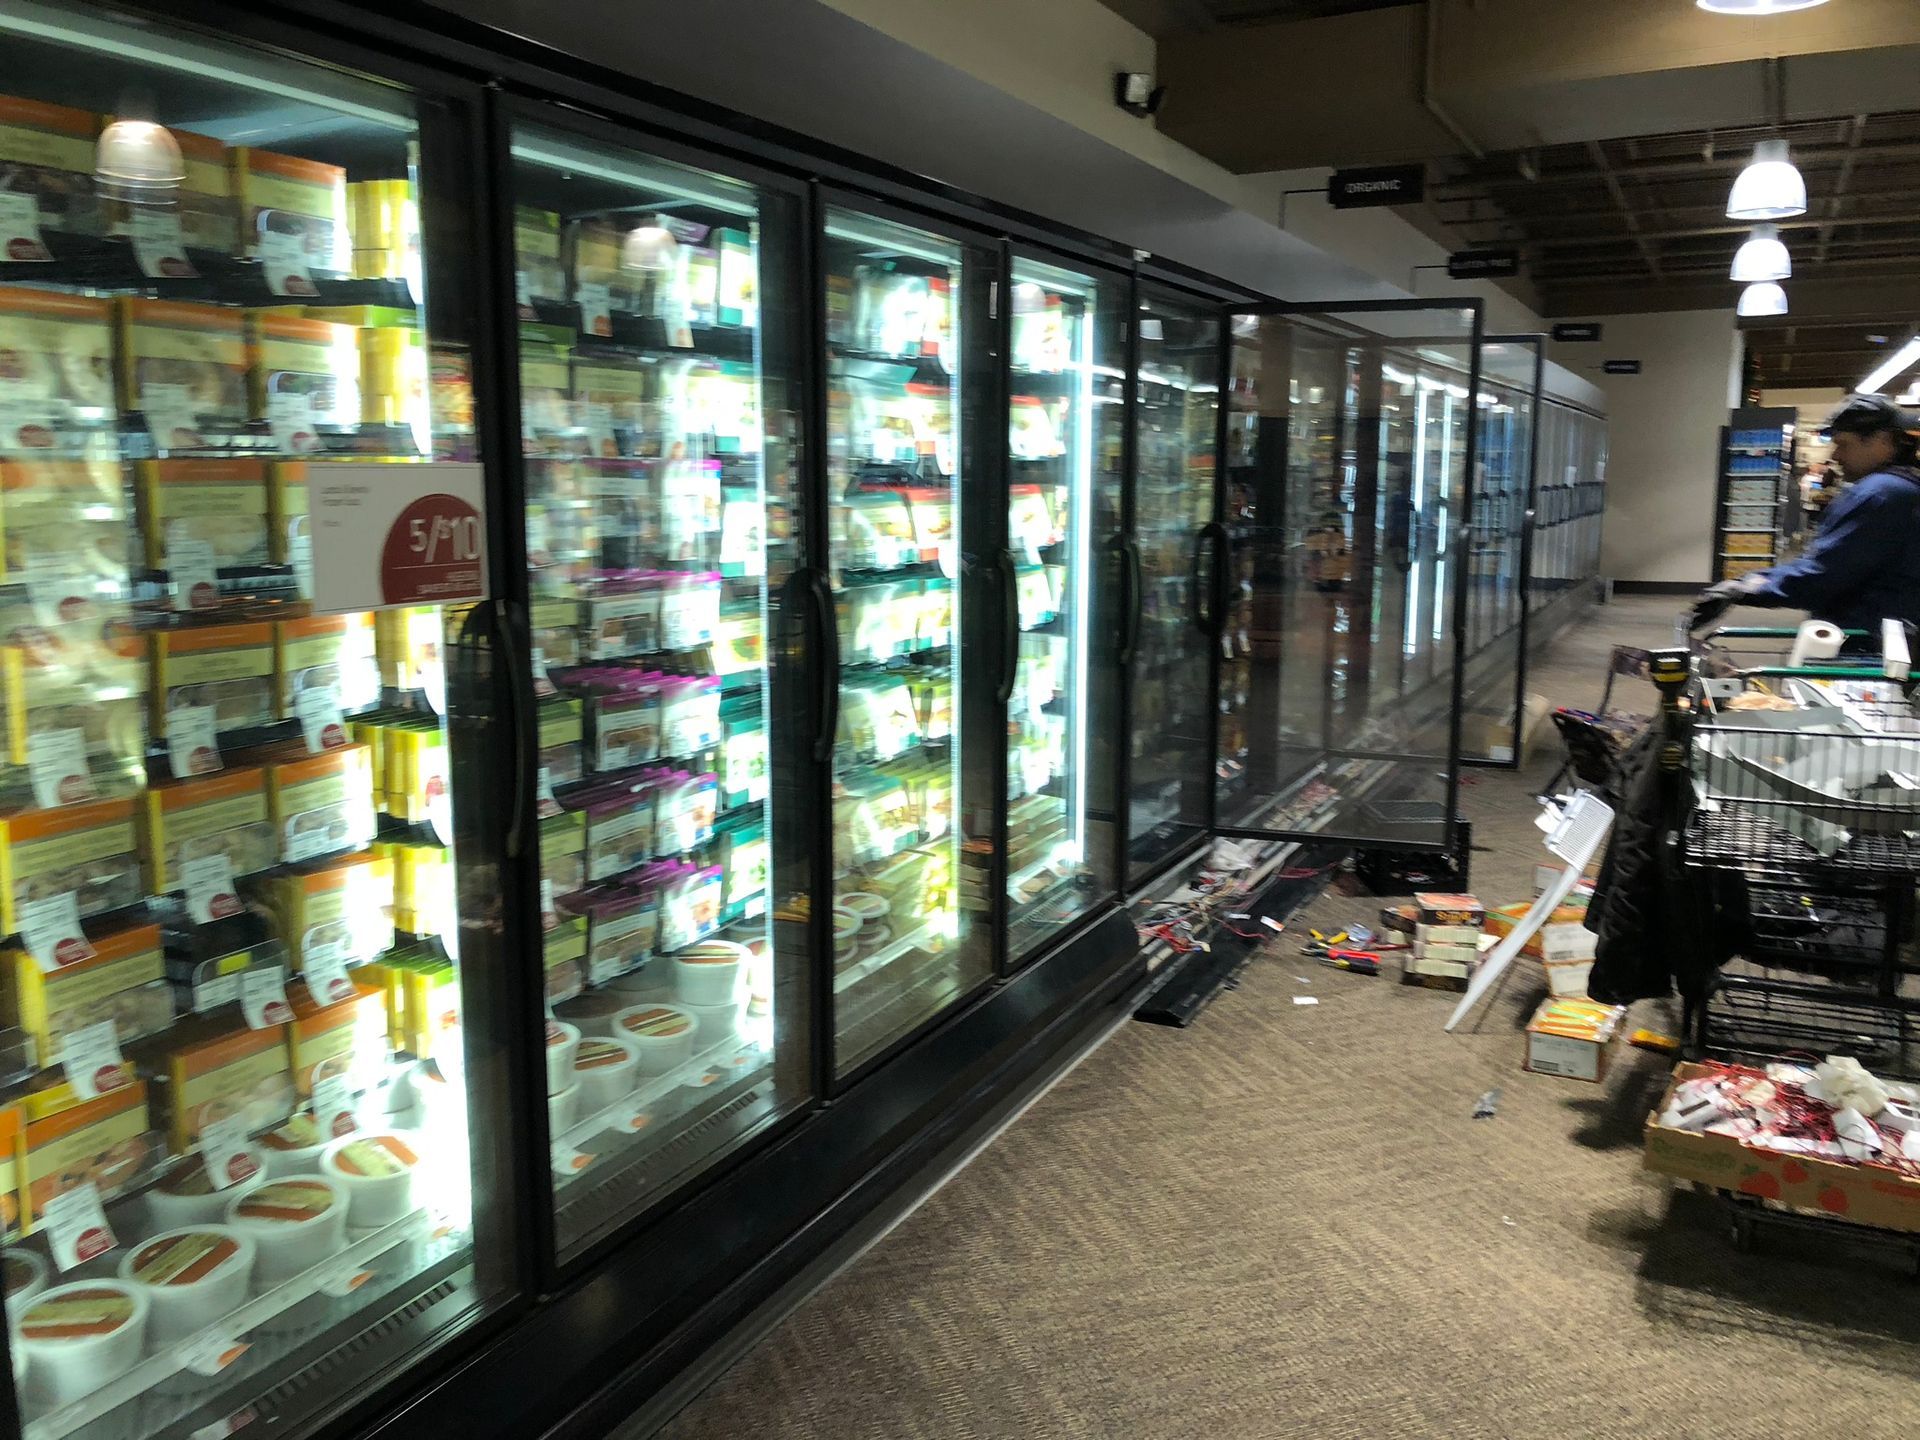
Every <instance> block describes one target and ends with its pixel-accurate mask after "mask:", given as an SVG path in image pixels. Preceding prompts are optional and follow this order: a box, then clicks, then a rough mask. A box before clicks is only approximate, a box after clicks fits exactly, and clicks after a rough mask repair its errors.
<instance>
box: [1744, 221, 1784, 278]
mask: <svg viewBox="0 0 1920 1440" xmlns="http://www.w3.org/2000/svg"><path fill="white" fill-rule="evenodd" d="M1791 274H1793V257H1792V256H1791V255H1789V254H1788V253H1787V247H1786V246H1785V245H1783V244H1782V243H1781V241H1780V227H1779V226H1778V225H1756V226H1754V227H1753V233H1752V234H1751V235H1749V236H1748V237H1747V239H1746V243H1745V244H1743V245H1742V246H1741V247H1740V248H1739V250H1738V251H1736V252H1735V253H1734V257H1733V271H1732V274H1731V275H1730V276H1729V278H1730V279H1734V280H1738V281H1740V282H1741V283H1742V284H1751V283H1752V282H1754V281H1756V280H1784V279H1786V278H1787V277H1788V276H1789V275H1791Z"/></svg>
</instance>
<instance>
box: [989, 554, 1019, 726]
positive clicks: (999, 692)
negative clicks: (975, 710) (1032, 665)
mask: <svg viewBox="0 0 1920 1440" xmlns="http://www.w3.org/2000/svg"><path fill="white" fill-rule="evenodd" d="M1000 612H1001V613H1000V626H1001V632H1000V633H1001V650H1000V684H999V686H998V687H997V688H996V689H995V691H994V698H995V699H996V700H998V701H999V702H1000V703H1001V704H1002V705H1005V704H1006V703H1007V702H1008V701H1010V700H1012V699H1013V687H1014V683H1015V682H1016V681H1017V680H1018V679H1019V677H1020V581H1019V577H1018V576H1017V575H1016V574H1015V573H1014V567H1013V552H1012V551H1011V550H1002V551H1001V552H1000Z"/></svg>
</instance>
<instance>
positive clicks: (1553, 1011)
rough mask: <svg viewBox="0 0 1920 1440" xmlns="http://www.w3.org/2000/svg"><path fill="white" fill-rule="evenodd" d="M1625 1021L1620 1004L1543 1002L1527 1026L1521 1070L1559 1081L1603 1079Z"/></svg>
mask: <svg viewBox="0 0 1920 1440" xmlns="http://www.w3.org/2000/svg"><path fill="white" fill-rule="evenodd" d="M1626 1019H1627V1007H1626V1006H1624V1005H1601V1004H1599V1003H1598V1002H1596V1001H1593V1000H1562V999H1548V1000H1545V1001H1543V1002H1542V1003H1541V1005H1540V1008H1539V1009H1538V1010H1536V1011H1534V1012H1533V1019H1532V1020H1530V1021H1529V1022H1528V1023H1527V1058H1526V1063H1525V1064H1524V1066H1523V1067H1522V1068H1523V1069H1526V1070H1531V1071H1532V1072H1533V1073H1534V1074H1536V1075H1557V1076H1559V1077H1560V1078H1561V1079H1563V1080H1591V1081H1595V1082H1598V1081H1601V1080H1604V1079H1606V1078H1607V1071H1608V1070H1609V1069H1611V1068H1612V1065H1613V1054H1614V1051H1615V1050H1616V1049H1618V1047H1619V1042H1620V1033H1621V1031H1622V1030H1623V1029H1624V1028H1625V1025H1626Z"/></svg>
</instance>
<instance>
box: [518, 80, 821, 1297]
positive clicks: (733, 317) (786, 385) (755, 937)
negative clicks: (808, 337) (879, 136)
mask: <svg viewBox="0 0 1920 1440" xmlns="http://www.w3.org/2000/svg"><path fill="white" fill-rule="evenodd" d="M512 153H513V171H512V179H513V202H514V246H515V265H516V289H517V292H518V293H517V296H516V303H517V304H518V307H519V311H520V332H519V333H520V345H519V379H520V434H521V447H522V452H523V455H524V465H525V472H526V477H527V482H526V490H527V496H526V506H527V508H526V527H527V567H528V568H527V583H528V590H529V614H530V617H531V624H532V646H531V664H532V669H533V674H532V676H531V681H532V686H533V689H534V693H535V695H536V697H537V701H538V721H539V724H538V729H539V742H538V743H539V754H538V784H537V794H538V805H539V809H540V815H541V818H540V822H539V825H540V829H539V856H540V859H539V864H540V876H541V881H540V887H541V888H540V894H541V909H542V911H543V927H544V943H543V948H544V958H545V972H546V998H547V1006H548V1013H547V1016H546V1018H545V1022H544V1024H545V1031H544V1033H545V1036H546V1045H547V1048H546V1054H547V1057H548V1065H547V1087H546V1101H547V1111H548V1120H549V1131H550V1136H551V1139H552V1155H553V1189H554V1202H555V1227H556V1240H557V1243H558V1249H559V1253H560V1257H561V1259H562V1261H563V1262H564V1261H566V1260H569V1259H571V1258H572V1257H573V1256H574V1255H576V1254H578V1253H579V1252H580V1251H582V1250H583V1249H584V1248H585V1247H586V1246H588V1245H589V1244H591V1243H592V1242H594V1241H596V1240H598V1239H600V1238H602V1237H604V1236H605V1235H607V1234H608V1233H609V1232H610V1231H611V1230H613V1229H614V1228H617V1227H618V1226H619V1225H621V1224H624V1223H625V1222H626V1221H628V1220H630V1219H631V1218H632V1216H633V1215H634V1214H635V1212H636V1211H637V1210H638V1209H640V1208H641V1207H643V1206H645V1205H648V1204H651V1203H652V1202H654V1201H656V1200H658V1199H660V1198H661V1197H663V1196H665V1195H668V1194H670V1193H672V1191H673V1190H674V1189H676V1188H677V1187H679V1186H681V1185H683V1184H685V1183H686V1182H687V1181H688V1180H689V1179H690V1178H691V1177H693V1176H694V1175H696V1174H697V1173H699V1172H700V1171H701V1170H704V1169H705V1168H706V1167H708V1166H710V1165H712V1164H714V1163H715V1162H716V1161H717V1160H719V1159H720V1158H721V1157H723V1156H725V1155H726V1154H728V1153H729V1152H731V1151H733V1150H735V1149H737V1148H739V1147H740V1146H741V1145H743V1144H746V1143H749V1142H750V1140H751V1139H752V1138H753V1137H755V1136H757V1135H759V1134H761V1133H762V1132H763V1131H764V1129H765V1127H766V1126H767V1125H768V1124H769V1123H770V1122H772V1121H773V1120H774V1119H776V1118H777V1117H779V1116H781V1115H783V1114H786V1113H788V1112H789V1111H790V1110H791V1109H792V1108H793V1107H794V1106H796V1105H799V1104H802V1103H804V1102H805V1100H806V1099H807V1098H808V1096H809V1095H810V1094H811V1085H810V1082H809V1059H808V1042H807V1034H808V1027H807V1014H808V1012H807V1007H806V1003H805V1002H806V995H807V984H806V954H807V952H806V945H805V928H806V927H805V925H804V923H801V922H800V920H799V918H798V916H797V912H796V908H795V907H796V899H795V897H798V896H803V895H804V893H805V891H806V888H807V878H806V870H807V867H806V862H805V859H804V854H805V851H804V847H803V846H802V845H800V844H798V843H788V842H787V841H786V839H785V835H786V827H787V826H788V825H790V824H791V823H792V821H793V818H794V807H793V805H791V804H790V803H788V802H789V801H790V800H791V799H792V798H793V793H794V790H795V788H796V783H797V782H796V781H795V778H794V776H793V774H792V773H791V772H792V771H793V769H794V768H795V767H796V766H797V764H798V761H797V758H796V757H795V756H794V754H793V751H794V749H795V748H796V747H795V746H794V745H793V744H791V743H786V742H785V739H784V737H785V736H786V735H787V733H788V727H787V726H786V725H785V724H784V723H783V721H782V719H781V716H782V714H783V713H784V712H783V711H782V710H781V708H780V706H781V705H782V704H783V703H784V701H785V699H786V693H787V692H786V690H785V689H784V688H783V684H784V675H779V676H776V674H775V670H776V669H777V668H778V667H776V666H773V665H771V664H770V661H769V652H770V648H771V647H770V646H769V644H768V640H769V636H770V634H771V633H772V627H774V626H776V625H778V624H779V623H780V620H781V610H782V603H783V599H784V590H783V587H784V586H785V584H786V582H787V580H788V577H789V576H790V575H791V574H792V573H793V572H794V570H795V569H796V568H797V567H796V560H795V549H796V546H797V544H798V543H799V532H798V529H797V528H796V525H795V508H796V499H797V496H796V490H795V485H796V478H797V475H798V470H799V465H800V458H801V457H800V451H799V444H798V439H799V427H798V423H797V409H798V404H797V397H796V394H795V390H796V380H797V356H798V353H799V352H798V338H799V337H798V334H797V332H796V329H795V321H794V319H793V317H794V316H795V315H796V314H798V313H799V311H798V307H797V305H796V303H795V302H796V298H797V295H796V281H797V271H798V262H797V254H796V251H797V246H798V242H799V237H800V225H799V198H798V196H797V194H795V193H792V192H788V191H785V190H780V189H774V188H768V187H765V186H757V185H753V184H748V183H744V182H742V181H738V180H734V179H730V178H728V177H725V176H722V175H717V174H713V173H709V172H707V171H704V170H700V169H696V168H694V167H692V166H690V165H686V164H680V163H675V162H673V161H670V160H667V159H662V158H656V157H654V156H651V155H647V154H643V153H639V152H637V151H635V150H632V149H630V148H628V146H627V145H626V144H624V143H622V142H621V141H620V140H619V139H618V138H617V135H609V136H605V137H602V136H598V135H594V136H591V137H590V136H588V135H586V134H574V133H570V132H568V131H563V130H560V129H557V128H553V127H551V126H549V125H546V124H543V123H540V122H539V121H538V120H537V119H531V118H530V119H527V120H525V121H523V122H521V123H517V124H516V125H515V128H514V132H513V140H512ZM796 857H799V858H796ZM529 1018H530V1019H537V1018H538V1017H529Z"/></svg>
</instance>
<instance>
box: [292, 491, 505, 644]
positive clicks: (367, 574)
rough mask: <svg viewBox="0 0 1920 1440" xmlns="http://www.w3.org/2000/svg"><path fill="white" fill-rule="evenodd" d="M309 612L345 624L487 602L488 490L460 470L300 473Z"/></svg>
mask: <svg viewBox="0 0 1920 1440" xmlns="http://www.w3.org/2000/svg"><path fill="white" fill-rule="evenodd" d="M307 497H308V499H307V503H308V511H309V515H310V517H311V519H310V523H311V526H312V530H313V608H314V610H315V611H316V612H317V613H319V614H323V615H350V614H355V613H357V612H360V611H363V610H384V609H391V608H393V607H395V606H400V605H454V604H460V603H464V602H467V601H473V600H484V599H485V598H486V593H487V586H486V573H487V546H486V532H487V525H486V481H485V478H484V476H483V474H482V472H481V469H480V466H479V465H477V464H472V463H468V462H464V461H434V462H431V463H426V464H420V465H394V464H389V463H384V462H381V461H367V460H315V461H311V462H309V463H308V466H307Z"/></svg>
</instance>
